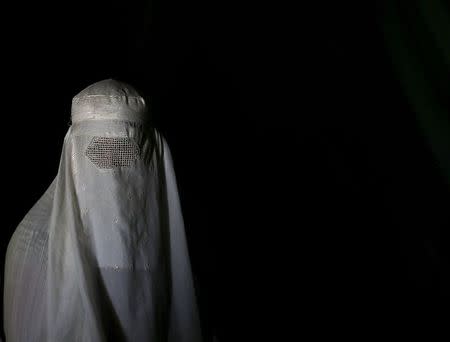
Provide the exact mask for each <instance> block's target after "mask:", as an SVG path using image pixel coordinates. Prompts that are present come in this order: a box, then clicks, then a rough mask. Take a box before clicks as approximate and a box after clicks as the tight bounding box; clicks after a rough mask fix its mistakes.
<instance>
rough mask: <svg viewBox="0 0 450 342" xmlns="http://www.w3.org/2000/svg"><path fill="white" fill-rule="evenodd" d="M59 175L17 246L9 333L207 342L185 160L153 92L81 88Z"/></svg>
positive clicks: (11, 341) (19, 233)
mask: <svg viewBox="0 0 450 342" xmlns="http://www.w3.org/2000/svg"><path fill="white" fill-rule="evenodd" d="M71 116H72V124H71V126H70V128H69V129H68V132H67V134H66V136H65V138H64V144H63V148H62V154H61V161H60V164H59V169H58V174H57V175H56V177H55V179H54V180H53V182H52V183H51V185H50V186H49V188H48V189H47V191H46V192H45V193H44V194H43V196H42V197H41V198H40V199H39V200H38V202H37V203H36V204H35V205H34V206H33V207H32V209H31V210H30V211H29V212H28V213H27V215H26V216H25V218H24V219H23V220H22V221H21V223H20V224H19V226H18V227H17V229H16V231H15V232H14V234H13V236H12V238H11V241H10V243H9V245H8V250H7V254H6V265H5V288H4V319H5V322H4V327H5V334H6V342H19V341H21V342H22V341H23V342H25V341H26V342H32V341H45V342H62V341H82V342H85V341H86V342H87V341H95V342H98V341H133V342H139V341H148V342H159V341H170V342H184V341H186V342H198V341H201V329H200V322H199V316H198V309H197V302H196V295H195V290H194V284H193V277H192V273H191V266H190V260H189V254H188V249H187V243H186V236H185V230H184V223H183V216H182V211H181V207H180V200H179V196H178V189H177V182H176V178H175V173H174V169H173V161H172V157H171V154H170V150H169V147H168V145H167V142H166V140H165V138H164V137H163V136H162V135H161V134H160V133H159V132H158V131H157V130H156V129H155V128H154V127H152V126H151V125H150V121H149V116H148V110H147V107H146V104H145V101H144V99H143V98H142V97H141V96H140V95H139V94H138V93H137V92H136V90H134V89H133V88H132V87H131V86H129V85H127V84H124V83H121V82H118V81H116V80H112V79H108V80H104V81H100V82H97V83H95V84H93V85H91V86H89V87H87V88H86V89H84V90H83V91H82V92H80V93H79V94H78V95H77V96H75V97H74V98H73V101H72V113H71Z"/></svg>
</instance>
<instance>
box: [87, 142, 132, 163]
mask: <svg viewBox="0 0 450 342" xmlns="http://www.w3.org/2000/svg"><path fill="white" fill-rule="evenodd" d="M139 153H140V151H139V147H138V146H137V144H136V143H135V142H134V141H133V140H131V139H129V138H120V137H113V138H110V137H94V138H93V139H92V141H91V143H90V144H89V146H88V147H87V149H86V152H85V154H86V156H87V157H88V158H89V159H90V160H91V162H92V163H94V164H95V165H96V166H97V167H98V168H100V169H112V168H116V167H123V166H125V167H126V166H130V165H131V164H132V163H133V162H134V161H135V160H136V159H137V158H139Z"/></svg>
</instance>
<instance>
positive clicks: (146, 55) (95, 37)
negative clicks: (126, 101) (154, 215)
mask: <svg viewBox="0 0 450 342" xmlns="http://www.w3.org/2000/svg"><path fill="white" fill-rule="evenodd" d="M3 14H4V15H5V16H7V17H8V18H9V19H10V20H9V21H8V24H5V25H4V26H5V27H3V39H2V45H3V46H2V58H3V62H2V65H3V68H2V69H3V70H2V83H3V86H4V87H3V90H2V96H3V98H2V126H1V127H2V134H1V135H0V136H1V139H2V140H1V144H2V146H3V148H2V166H3V167H2V171H3V174H2V179H3V188H2V191H3V199H4V201H3V204H2V207H3V217H4V220H3V224H2V227H1V244H0V251H1V257H2V258H4V253H5V252H6V246H7V244H8V242H9V239H10V237H11V234H12V232H13V231H14V229H15V227H16V226H17V224H18V223H19V222H20V220H21V219H22V218H23V216H24V215H25V214H26V213H27V211H28V210H29V209H30V208H31V206H32V205H33V204H34V203H35V202H36V200H37V199H38V198H39V197H40V196H41V194H42V193H43V192H44V191H45V189H46V188H47V187H48V185H49V184H50V182H51V180H52V179H53V177H54V176H55V175H56V172H57V167H58V163H59V157H60V153H61V147H62V142H63V137H64V135H65V133H66V131H67V129H68V124H69V120H70V103H71V99H72V97H73V96H74V95H75V94H76V93H78V92H79V91H80V90H82V89H83V88H84V87H86V86H87V85H89V84H91V83H93V82H96V81H98V80H101V79H105V78H116V79H119V80H122V81H125V82H128V83H130V84H133V85H135V86H136V87H137V88H138V89H140V90H141V91H143V92H144V93H145V94H147V95H148V96H150V97H151V99H152V115H153V122H154V125H155V126H156V127H157V128H158V129H159V130H160V131H161V132H162V133H163V134H164V135H165V136H166V138H167V141H168V143H169V146H170V148H171V150H172V154H173V157H174V165H175V171H176V173H177V180H178V184H179V188H180V196H181V202H182V207H183V213H184V217H185V223H186V229H187V233H188V239H189V247H190V251H191V255H192V263H193V268H194V273H195V276H196V282H197V287H198V292H199V299H200V309H201V316H202V322H203V326H204V331H205V337H206V339H207V340H211V337H212V335H213V334H215V335H216V336H217V337H218V339H219V341H221V342H222V341H253V340H257V339H258V338H260V337H265V338H268V340H273V341H284V340H287V338H288V337H289V336H292V335H293V334H294V336H307V335H309V334H310V333H311V332H312V333H314V334H316V335H315V336H316V337H320V336H321V335H323V334H326V335H328V334H329V335H330V336H345V337H347V338H355V339H358V340H360V339H361V338H363V339H365V338H367V337H373V336H375V335H376V336H380V337H382V336H385V333H387V332H388V331H389V332H391V333H392V331H393V332H394V334H395V336H397V337H401V336H405V335H407V336H416V335H417V334H418V333H420V332H424V333H427V334H428V333H429V332H430V331H436V328H438V327H440V326H441V324H443V323H444V322H445V317H446V316H445V315H442V314H441V313H442V312H443V311H444V312H445V311H446V312H448V307H449V306H448V304H449V300H448V291H449V290H448V289H449V277H448V266H449V264H448V241H449V240H448V232H447V227H448V223H449V215H448V214H447V212H448V210H447V208H448V205H449V196H448V188H447V186H446V184H445V182H444V179H443V177H442V174H441V173H440V170H439V169H438V166H437V163H436V162H435V161H434V159H433V157H432V155H431V153H430V151H429V149H428V147H427V146H426V144H425V142H424V139H423V137H422V136H421V133H420V131H419V129H418V127H417V125H416V122H415V118H414V113H413V111H412V109H411V108H410V106H409V104H408V102H407V101H406V99H405V98H404V96H403V95H402V94H403V93H402V89H401V87H400V84H399V82H398V80H397V79H396V77H395V76H394V73H393V71H392V67H391V62H390V59H389V54H388V53H387V51H386V48H385V45H384V41H383V37H382V35H381V30H380V17H379V10H378V9H377V7H376V3H375V2H364V4H360V5H355V4H350V3H347V4H341V3H340V2H316V3H315V5H309V4H303V3H302V4H301V5H300V6H299V7H297V8H296V9H294V8H289V7H287V6H283V5H281V4H275V3H262V2H242V1H241V2H237V1H236V2H233V1H227V2H207V1H189V2H187V1H160V2H156V1H154V2H152V3H151V2H147V1H95V2H94V1H91V2H88V1H76V2H75V1H66V2H60V3H58V4H54V3H53V4H50V3H40V2H34V3H30V4H23V3H21V4H18V5H16V6H13V7H10V8H7V9H6V8H5V11H4V12H3ZM2 274H3V272H2ZM445 308H447V309H445ZM430 327H431V329H430ZM289 338H291V337H289Z"/></svg>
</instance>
